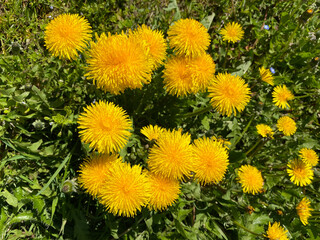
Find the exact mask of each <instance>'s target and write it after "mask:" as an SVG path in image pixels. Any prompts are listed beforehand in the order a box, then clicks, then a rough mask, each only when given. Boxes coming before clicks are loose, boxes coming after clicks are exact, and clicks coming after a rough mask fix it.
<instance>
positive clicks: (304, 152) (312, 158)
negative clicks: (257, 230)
mask: <svg viewBox="0 0 320 240" xmlns="http://www.w3.org/2000/svg"><path fill="white" fill-rule="evenodd" d="M299 156H300V157H301V159H302V161H304V162H305V163H309V164H310V165H311V166H312V167H314V166H316V165H317V164H318V162H319V157H318V156H317V153H316V152H315V151H314V150H312V149H308V148H302V149H301V150H300V151H299Z"/></svg>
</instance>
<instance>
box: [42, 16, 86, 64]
mask: <svg viewBox="0 0 320 240" xmlns="http://www.w3.org/2000/svg"><path fill="white" fill-rule="evenodd" d="M91 32H92V31H91V27H90V25H89V22H88V21H87V20H86V19H85V18H84V17H81V16H79V15H78V14H69V13H66V14H61V15H59V16H58V17H56V18H55V19H53V20H51V21H50V23H49V24H48V25H47V26H46V30H45V36H44V41H45V46H46V48H47V49H48V50H49V51H50V52H51V53H52V54H53V55H54V56H56V57H59V58H61V59H69V60H71V59H76V58H77V57H78V55H79V54H78V52H77V51H79V52H81V51H83V50H84V49H85V48H86V46H87V42H88V41H89V40H90V39H91Z"/></svg>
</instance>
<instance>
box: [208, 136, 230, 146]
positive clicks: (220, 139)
mask: <svg viewBox="0 0 320 240" xmlns="http://www.w3.org/2000/svg"><path fill="white" fill-rule="evenodd" d="M212 139H213V140H214V141H217V142H219V143H221V144H222V146H223V147H224V148H226V149H229V148H230V146H231V142H230V141H228V139H224V138H223V137H221V136H218V137H215V136H212Z"/></svg>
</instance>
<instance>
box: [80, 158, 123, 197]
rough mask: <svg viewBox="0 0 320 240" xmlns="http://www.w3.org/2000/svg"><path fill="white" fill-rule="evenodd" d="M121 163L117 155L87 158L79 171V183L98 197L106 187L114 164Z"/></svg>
mask: <svg viewBox="0 0 320 240" xmlns="http://www.w3.org/2000/svg"><path fill="white" fill-rule="evenodd" d="M115 161H121V157H118V156H116V155H92V156H91V157H90V158H87V159H86V160H85V161H84V162H83V163H82V164H81V165H80V170H79V173H80V174H79V177H78V181H79V184H80V186H82V187H83V188H84V189H85V190H86V192H88V193H89V194H91V195H92V196H93V197H96V196H97V195H98V194H99V193H100V189H101V188H102V187H103V186H104V185H105V180H106V175H107V174H109V168H110V166H111V163H112V162H115Z"/></svg>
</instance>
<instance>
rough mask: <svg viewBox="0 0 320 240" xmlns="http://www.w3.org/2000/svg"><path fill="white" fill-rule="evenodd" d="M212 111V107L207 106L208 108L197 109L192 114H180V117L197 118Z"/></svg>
mask: <svg viewBox="0 0 320 240" xmlns="http://www.w3.org/2000/svg"><path fill="white" fill-rule="evenodd" d="M211 109H212V106H211V105H210V106H208V107H205V108H201V109H198V110H196V111H194V112H192V113H186V114H181V115H180V117H182V118H187V117H194V116H198V115H200V114H202V113H205V112H208V111H210V110H211Z"/></svg>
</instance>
